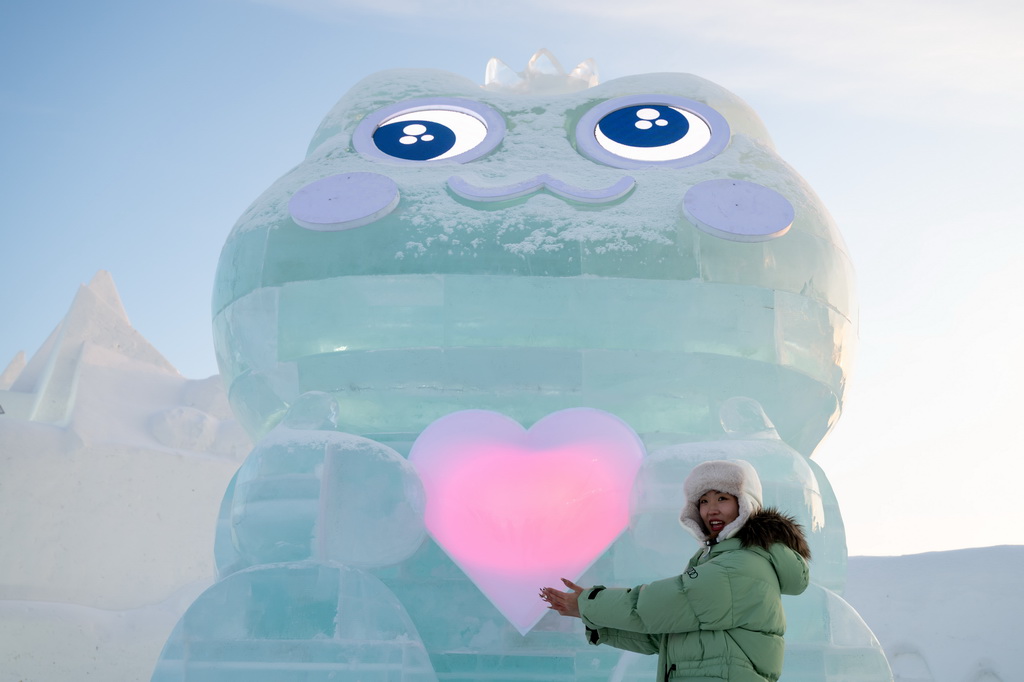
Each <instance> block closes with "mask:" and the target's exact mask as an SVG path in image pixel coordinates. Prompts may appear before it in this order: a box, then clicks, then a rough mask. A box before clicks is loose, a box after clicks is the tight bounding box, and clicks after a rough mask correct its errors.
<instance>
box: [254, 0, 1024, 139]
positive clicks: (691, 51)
mask: <svg viewBox="0 0 1024 682" xmlns="http://www.w3.org/2000/svg"><path fill="white" fill-rule="evenodd" d="M255 1H258V2H261V3H265V4H272V5H276V6H278V7H282V8H286V9H289V10H293V11H297V12H303V13H312V14H315V15H317V16H318V17H319V18H321V19H333V20H335V21H344V20H345V18H346V17H347V16H350V15H351V14H352V13H356V14H360V15H367V14H370V15H374V14H376V15H381V16H384V17H386V18H388V19H390V20H393V21H395V22H401V23H403V24H408V23H412V24H416V25H419V26H421V27H422V29H423V31H424V33H427V34H429V33H430V32H432V31H433V32H436V34H437V35H438V36H439V39H443V34H444V32H445V31H454V30H460V31H461V32H465V31H466V29H467V28H468V29H470V30H471V31H472V32H474V33H476V34H479V35H480V36H481V43H483V42H485V41H484V40H483V38H484V36H485V35H486V34H485V33H483V32H482V31H481V28H482V27H484V26H485V24H486V23H493V24H494V26H495V30H500V31H501V32H502V33H503V34H504V35H506V36H508V35H509V34H512V35H523V36H534V35H537V34H538V32H540V33H543V34H546V35H548V36H550V35H553V34H554V35H563V36H564V39H565V41H566V42H567V43H569V44H571V45H574V46H575V45H578V46H582V47H583V49H585V50H586V49H589V50H591V51H596V50H598V49H600V50H601V51H602V53H601V54H597V55H595V56H597V57H598V62H599V65H601V64H602V63H605V62H606V61H607V60H608V58H609V57H610V58H612V59H614V63H615V65H616V67H617V68H618V70H619V71H620V72H622V69H623V68H624V67H628V68H629V69H630V71H629V72H645V71H652V70H659V68H663V70H672V71H678V70H696V71H698V72H700V73H702V74H708V75H710V76H711V77H712V78H713V79H718V80H723V81H724V82H727V83H728V84H729V86H730V87H731V88H732V89H738V90H743V91H767V90H771V91H781V92H785V93H786V95H787V96H788V97H793V96H796V97H802V98H805V99H807V100H816V101H825V102H845V103H849V104H850V105H851V106H854V107H857V108H859V109H862V110H864V111H866V112H867V111H872V110H876V111H878V110H883V111H882V113H884V115H886V116H897V117H899V116H911V117H913V116H921V115H922V114H928V115H929V116H934V117H935V118H937V119H940V120H951V119H952V120H967V119H969V120H972V121H973V120H979V119H980V120H982V121H985V122H989V123H992V124H996V125H1010V126H1018V127H1019V126H1020V125H1021V116H1020V115H1019V114H1020V112H1021V110H1022V109H1024V94H1022V93H1024V70H1022V69H1020V68H1019V64H1021V63H1024V45H1022V44H1021V41H1019V40H1018V39H1017V36H1018V35H1019V34H1020V32H1021V29H1022V28H1024V7H1022V6H1021V5H1020V4H1019V3H1015V2H1012V1H1008V0H982V1H981V2H975V3H966V2H945V3H941V2H939V3H937V2H926V1H925V0H901V1H900V2H891V1H889V0H862V1H858V2H853V1H844V2H827V3H823V2H818V1H815V0H785V1H784V2H771V3H766V2H762V1H761V0H731V1H730V2H728V3H721V2H720V3H711V2H702V3H698V2H679V0H637V1H636V2H632V3H623V2H621V1H620V0H561V1H560V2H557V3H552V2H550V0H519V2H515V3H506V2H469V1H467V0H391V1H389V2H387V3H377V2H375V1H374V0H255ZM455 26H458V27H460V28H459V29H454V28H453V27H455ZM498 26H500V27H501V28H500V29H498V28H497V27H498ZM552 27H555V28H556V29H557V30H555V31H554V33H552ZM588 36H592V37H593V38H594V39H593V42H592V44H590V47H587V45H588V42H587V41H588ZM598 36H599V38H598ZM547 46H548V47H552V48H553V49H555V48H557V47H559V46H556V45H547ZM524 47H525V48H526V49H530V50H533V49H536V48H538V47H541V45H534V44H527V45H525V46H524ZM488 56H489V55H488ZM496 56H499V57H501V58H503V59H506V60H507V58H506V57H505V56H503V55H496ZM577 56H578V55H574V56H572V57H571V58H566V59H567V60H569V61H572V60H575V61H579V59H582V58H584V57H588V56H591V54H590V53H588V54H585V55H582V56H579V58H578V59H577ZM652 56H653V57H656V58H657V61H659V62H661V64H663V66H662V67H659V65H658V64H657V63H653V64H652V61H653V60H652ZM707 62H714V64H715V70H714V71H713V72H710V73H709V72H708V70H707V67H706V66H705V64H707ZM574 63H575V62H574ZM695 64H696V65H699V67H700V68H699V69H696V68H694V66H693V65H695ZM510 65H512V66H514V67H515V64H512V63H511V62H510ZM516 68H518V67H516Z"/></svg>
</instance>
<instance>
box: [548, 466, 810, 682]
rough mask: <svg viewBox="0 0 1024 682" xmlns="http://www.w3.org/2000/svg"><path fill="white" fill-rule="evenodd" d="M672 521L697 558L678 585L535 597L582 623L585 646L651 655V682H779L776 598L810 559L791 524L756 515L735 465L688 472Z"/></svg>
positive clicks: (793, 584)
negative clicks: (693, 544)
mask: <svg viewBox="0 0 1024 682" xmlns="http://www.w3.org/2000/svg"><path fill="white" fill-rule="evenodd" d="M683 490H684V492H685V494H686V505H685V506H684V507H683V510H682V512H681V513H680V515H679V521H680V523H681V524H682V525H683V527H684V528H686V529H687V530H688V531H690V532H691V533H693V535H694V536H696V537H697V539H698V540H700V541H701V542H703V543H704V545H705V546H704V549H702V550H701V551H700V552H698V553H697V554H696V555H694V556H693V558H691V559H690V562H689V564H688V566H687V569H686V571H685V572H684V573H683V574H682V575H678V576H675V577H672V578H667V579H665V580H659V581H656V582H652V583H649V584H647V585H640V586H639V587H634V588H626V589H621V588H605V587H603V586H597V587H591V588H582V587H580V586H578V585H575V584H573V583H572V582H570V581H568V580H566V579H564V578H563V579H562V582H563V583H565V585H566V586H567V587H568V588H569V590H570V591H569V592H561V591H559V590H556V589H554V588H551V587H545V588H542V589H541V598H542V599H543V600H544V601H546V602H547V603H548V607H549V608H551V609H553V610H555V611H557V612H558V613H560V614H561V615H563V616H575V617H577V618H582V620H583V623H584V625H586V627H587V639H588V640H589V641H590V643H591V644H608V645H611V646H614V647H617V648H619V649H626V650H628V651H636V652H639V653H643V654H658V677H657V680H665V681H668V680H687V682H696V681H699V680H730V681H731V682H764V680H769V681H770V682H774V681H775V680H777V679H778V678H779V675H781V674H782V656H783V650H784V647H785V645H784V642H783V639H782V638H783V635H784V634H785V631H786V617H785V614H784V613H783V610H782V597H781V595H782V594H800V593H801V592H803V591H804V590H805V589H806V588H807V583H808V569H807V559H810V556H811V553H810V550H809V548H808V546H807V541H806V540H805V538H804V535H803V531H802V530H801V528H800V526H799V525H797V524H796V523H795V522H794V521H793V519H792V518H790V517H788V516H784V515H782V514H780V513H779V512H778V511H776V510H774V509H762V508H761V481H760V479H758V477H757V472H756V471H755V470H754V467H752V466H751V465H750V464H749V463H748V462H745V461H743V460H714V461H708V462H702V463H701V464H698V465H697V466H696V467H694V469H693V471H691V472H690V475H689V476H687V478H686V482H685V483H684V484H683Z"/></svg>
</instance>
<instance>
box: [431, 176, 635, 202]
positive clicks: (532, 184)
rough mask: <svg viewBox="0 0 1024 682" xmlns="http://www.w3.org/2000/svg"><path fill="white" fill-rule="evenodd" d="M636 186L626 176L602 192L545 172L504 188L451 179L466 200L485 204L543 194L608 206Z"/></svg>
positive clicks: (454, 190) (630, 178)
mask: <svg viewBox="0 0 1024 682" xmlns="http://www.w3.org/2000/svg"><path fill="white" fill-rule="evenodd" d="M635 186H636V180H634V179H633V178H632V177H631V176H629V175H626V176H623V177H622V178H620V179H619V180H618V182H616V183H614V184H612V185H609V186H608V187H601V188H598V189H584V188H582V187H576V186H575V185H570V184H569V183H567V182H564V181H562V180H559V179H558V178H556V177H554V176H551V175H548V174H547V173H543V174H541V175H536V176H534V177H532V178H530V179H528V180H523V181H522V182H517V183H515V184H512V185H504V186H502V187H477V186H476V185H473V184H471V183H469V182H467V181H466V180H463V179H462V178H460V177H459V176H457V175H453V176H452V177H450V178H448V188H449V189H451V191H453V192H455V193H456V194H458V195H459V196H460V197H462V198H463V199H469V200H470V201H481V202H497V201H508V200H509V199H518V198H520V197H525V196H529V195H531V194H536V193H538V192H542V191H548V192H550V193H551V194H554V195H555V196H559V197H562V198H563V199H569V200H571V201H578V202H581V203H585V204H606V203H610V202H613V201H616V200H618V199H621V198H622V197H624V196H626V195H627V194H628V193H629V192H630V191H631V190H632V189H633V188H634V187H635Z"/></svg>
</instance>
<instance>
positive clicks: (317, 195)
mask: <svg viewBox="0 0 1024 682" xmlns="http://www.w3.org/2000/svg"><path fill="white" fill-rule="evenodd" d="M397 205H398V185H396V184H395V181H394V180H392V179H391V178H389V177H386V176H384V175H378V174H377V173H343V174H341V175H332V176H330V177H328V178H323V179H322V180H317V181H316V182H311V183H310V184H308V185H306V186H305V187H303V188H302V189H300V190H299V191H298V192H296V193H295V194H294V195H292V198H291V200H290V201H289V202H288V212H289V213H291V216H292V219H293V220H294V221H295V222H296V223H298V224H299V225H301V226H302V227H304V228H306V229H308V230H318V231H321V232H331V231H335V230H351V229H352V228H354V227H362V226H363V225H369V224H370V223H372V222H374V221H376V220H379V219H381V218H383V217H384V216H386V215H387V214H388V213H391V211H393V210H394V209H395V206H397Z"/></svg>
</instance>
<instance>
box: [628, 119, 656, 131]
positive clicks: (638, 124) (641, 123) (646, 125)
mask: <svg viewBox="0 0 1024 682" xmlns="http://www.w3.org/2000/svg"><path fill="white" fill-rule="evenodd" d="M633 125H635V126H636V127H637V128H639V129H640V130H647V129H649V128H651V127H652V126H653V125H654V124H652V123H651V122H650V121H637V122H636V123H634V124H633Z"/></svg>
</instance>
